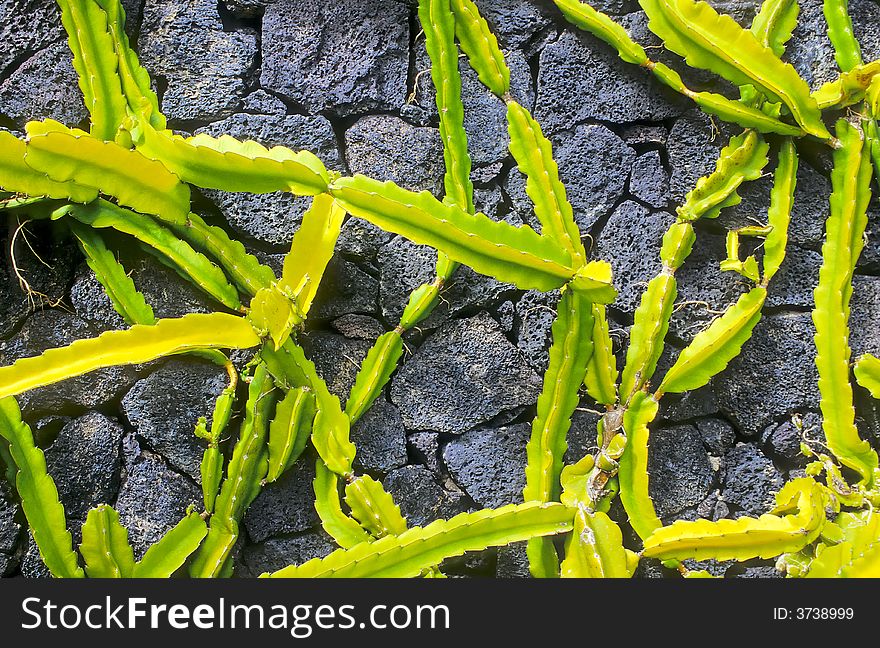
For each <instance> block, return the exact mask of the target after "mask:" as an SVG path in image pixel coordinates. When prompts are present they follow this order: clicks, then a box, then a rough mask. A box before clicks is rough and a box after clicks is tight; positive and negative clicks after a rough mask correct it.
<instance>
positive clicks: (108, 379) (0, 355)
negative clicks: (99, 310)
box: [0, 311, 135, 414]
mask: <svg viewBox="0 0 880 648" xmlns="http://www.w3.org/2000/svg"><path fill="white" fill-rule="evenodd" d="M95 335H97V331H96V330H95V329H93V328H92V327H91V326H90V325H89V324H87V323H86V322H84V321H83V320H81V319H80V318H78V317H76V316H75V315H69V314H67V313H63V312H61V311H41V312H38V313H34V314H33V315H32V316H31V317H30V318H29V319H28V320H27V321H26V322H25V324H24V326H22V328H21V330H20V331H19V332H18V333H17V334H16V335H15V336H13V337H12V338H10V339H9V340H6V341H2V342H0V365H8V364H12V363H13V362H14V361H16V360H18V359H19V358H27V357H31V356H35V355H39V354H40V353H42V352H43V351H45V350H46V349H50V348H54V347H61V346H66V345H68V344H70V343H72V342H73V341H75V340H79V339H82V338H91V337H94V336H95ZM134 376H135V375H134V371H133V370H132V369H131V368H130V367H110V368H107V369H100V370H98V371H95V372H92V373H88V374H86V375H84V376H78V377H76V378H70V379H68V380H65V381H63V382H60V383H56V384H54V385H48V386H46V387H40V388H39V389H34V390H33V391H29V392H25V393H24V394H21V395H20V396H19V397H18V400H19V404H20V405H21V408H22V411H24V412H25V413H31V412H52V413H56V414H58V413H62V412H64V411H67V410H70V409H72V408H73V409H79V408H82V409H91V408H94V407H97V406H98V405H101V404H103V403H105V402H107V401H109V400H112V399H113V398H115V397H116V396H118V395H119V394H120V393H121V392H122V391H123V390H124V389H126V388H127V387H128V386H129V385H131V384H132V383H133V382H134Z"/></svg>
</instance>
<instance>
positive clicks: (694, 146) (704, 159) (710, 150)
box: [668, 108, 733, 204]
mask: <svg viewBox="0 0 880 648" xmlns="http://www.w3.org/2000/svg"><path fill="white" fill-rule="evenodd" d="M721 128H722V129H723V130H722V132H721V133H720V134H719V133H717V132H716V131H715V130H713V127H712V122H711V121H710V119H709V117H708V116H707V115H706V114H705V113H703V112H700V111H699V110H697V109H695V108H694V109H691V110H689V111H687V112H686V113H685V114H684V115H682V116H681V117H680V118H679V119H677V120H676V121H675V124H674V125H673V127H672V130H671V131H670V132H669V143H668V154H669V167H670V171H671V176H670V178H669V192H670V195H671V197H672V200H674V201H675V202H676V203H679V204H680V203H681V202H683V200H684V197H685V195H686V194H687V193H688V192H689V191H691V189H693V188H694V185H696V184H697V180H698V179H700V178H701V177H702V176H704V175H707V174H709V173H711V172H712V171H714V170H715V163H716V162H717V160H718V153H719V152H720V151H721V148H722V147H724V146H726V145H727V142H728V136H729V134H730V133H732V132H733V131H732V130H731V129H730V128H729V127H728V126H724V125H722V126H721Z"/></svg>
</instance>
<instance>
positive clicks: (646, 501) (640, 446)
mask: <svg viewBox="0 0 880 648" xmlns="http://www.w3.org/2000/svg"><path fill="white" fill-rule="evenodd" d="M657 410H658V405H657V401H656V400H654V398H653V397H652V396H650V395H649V394H646V393H645V392H641V391H640V392H637V393H636V394H635V396H633V398H632V401H630V404H629V408H628V409H627V410H626V414H625V415H624V419H623V429H624V431H625V433H626V450H625V451H624V453H623V455H622V456H621V457H620V468H619V473H618V478H619V480H620V501H621V503H622V504H623V508H624V509H625V510H626V514H627V515H628V516H629V522H630V525H632V528H633V530H634V531H635V532H636V533H637V534H639V537H640V538H642V539H645V538H647V537H648V536H650V535H651V534H652V533H653V532H654V530H655V529H658V528H660V527H661V526H663V524H662V522H660V518H659V517H657V511H656V509H655V508H654V501H653V500H652V499H651V494H650V492H649V490H648V479H649V475H648V437H649V435H650V431H649V429H648V426H649V425H650V424H651V422H652V421H653V420H654V419H655V418H656V416H657Z"/></svg>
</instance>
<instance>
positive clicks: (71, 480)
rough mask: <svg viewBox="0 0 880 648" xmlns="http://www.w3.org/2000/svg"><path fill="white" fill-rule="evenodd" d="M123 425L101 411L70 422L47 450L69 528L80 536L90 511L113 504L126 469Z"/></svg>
mask: <svg viewBox="0 0 880 648" xmlns="http://www.w3.org/2000/svg"><path fill="white" fill-rule="evenodd" d="M122 435H123V430H122V426H121V425H119V423H117V422H116V421H113V420H111V419H108V418H107V417H106V416H104V415H102V414H99V413H97V412H89V413H88V414H86V415H84V416H81V417H80V418H77V419H74V420H72V421H70V422H69V423H68V424H67V425H65V426H64V427H63V428H62V429H61V433H60V434H59V435H58V438H57V439H55V441H54V443H52V445H51V447H50V448H49V449H48V450H46V466H47V468H48V470H49V474H50V475H52V478H53V479H54V480H55V484H56V486H57V487H58V496H59V498H60V499H61V503H62V504H63V505H64V511H65V513H66V514H67V520H68V526H69V527H70V528H71V530H72V531H73V532H74V535H77V536H78V535H79V528H80V527H81V526H82V523H83V522H85V521H86V515H87V514H88V512H89V509H91V508H93V507H95V506H97V505H98V504H108V503H110V502H112V500H113V498H114V496H115V494H116V491H117V489H118V488H119V479H120V472H121V470H122V452H121V444H122Z"/></svg>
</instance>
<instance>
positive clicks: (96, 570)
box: [79, 504, 134, 578]
mask: <svg viewBox="0 0 880 648" xmlns="http://www.w3.org/2000/svg"><path fill="white" fill-rule="evenodd" d="M79 551H80V553H81V554H82V556H83V559H84V560H85V563H86V574H87V575H88V577H89V578H131V577H132V575H133V572H134V551H132V548H131V545H130V544H128V530H127V529H126V528H125V527H124V526H122V524H120V522H119V514H118V513H117V512H116V511H115V510H114V509H113V507H112V506H108V505H106V504H102V505H101V506H97V507H95V508H93V509H92V510H91V511H89V513H88V515H87V516H86V521H85V523H84V524H83V526H82V543H81V544H80V546H79Z"/></svg>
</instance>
